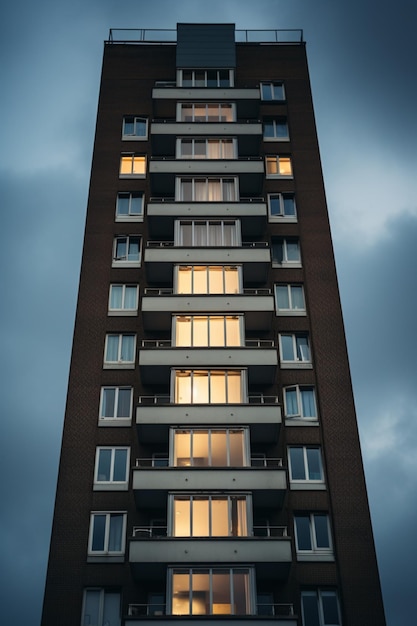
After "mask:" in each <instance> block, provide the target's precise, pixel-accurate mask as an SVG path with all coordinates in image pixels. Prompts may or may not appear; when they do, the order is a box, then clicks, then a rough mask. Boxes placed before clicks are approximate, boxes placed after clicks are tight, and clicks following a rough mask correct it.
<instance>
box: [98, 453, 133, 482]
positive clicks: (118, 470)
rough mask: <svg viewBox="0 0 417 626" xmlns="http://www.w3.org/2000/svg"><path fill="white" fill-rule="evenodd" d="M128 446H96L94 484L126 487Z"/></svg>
mask: <svg viewBox="0 0 417 626" xmlns="http://www.w3.org/2000/svg"><path fill="white" fill-rule="evenodd" d="M129 456H130V448H97V450H96V466H95V470H94V486H95V489H96V490H97V487H98V488H100V489H103V490H104V489H107V488H114V487H116V488H118V489H127V481H128V478H129V474H128V467H129Z"/></svg>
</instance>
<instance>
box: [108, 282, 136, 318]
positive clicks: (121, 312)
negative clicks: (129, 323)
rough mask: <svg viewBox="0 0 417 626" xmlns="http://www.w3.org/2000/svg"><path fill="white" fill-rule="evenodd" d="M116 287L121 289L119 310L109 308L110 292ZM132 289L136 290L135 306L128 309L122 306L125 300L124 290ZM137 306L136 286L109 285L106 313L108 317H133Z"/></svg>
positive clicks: (131, 284)
mask: <svg viewBox="0 0 417 626" xmlns="http://www.w3.org/2000/svg"><path fill="white" fill-rule="evenodd" d="M116 287H121V288H122V307H121V308H116V307H111V301H112V291H113V289H115V288H116ZM132 287H134V288H135V290H136V296H135V306H134V308H128V307H125V306H123V305H124V304H125V300H126V288H132ZM138 306H139V285H138V284H134V283H111V284H110V286H109V301H108V310H107V313H108V315H109V316H116V315H125V316H133V315H137V314H138Z"/></svg>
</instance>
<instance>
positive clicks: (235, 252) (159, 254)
mask: <svg viewBox="0 0 417 626" xmlns="http://www.w3.org/2000/svg"><path fill="white" fill-rule="evenodd" d="M181 264H182V265H242V266H243V280H244V281H245V282H246V283H264V282H266V279H267V275H268V269H269V266H270V264H271V255H270V250H269V247H268V244H267V243H266V242H264V241H260V242H245V243H243V244H242V246H236V247H233V248H229V247H221V248H212V247H210V248H209V247H202V248H197V247H193V248H185V247H182V246H178V247H176V246H174V243H173V242H171V241H149V242H148V245H147V248H146V250H145V269H146V274H147V278H148V281H149V282H156V283H158V282H163V283H168V284H169V283H172V277H173V268H174V265H181Z"/></svg>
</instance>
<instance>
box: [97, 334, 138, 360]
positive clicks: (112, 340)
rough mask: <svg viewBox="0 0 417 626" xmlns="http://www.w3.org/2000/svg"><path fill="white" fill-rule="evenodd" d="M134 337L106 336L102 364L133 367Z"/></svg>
mask: <svg viewBox="0 0 417 626" xmlns="http://www.w3.org/2000/svg"><path fill="white" fill-rule="evenodd" d="M135 348H136V335H122V334H120V335H106V347H105V351H104V363H105V364H106V363H107V364H112V365H124V364H127V365H131V364H132V365H134V363H135Z"/></svg>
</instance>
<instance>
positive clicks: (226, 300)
mask: <svg viewBox="0 0 417 626" xmlns="http://www.w3.org/2000/svg"><path fill="white" fill-rule="evenodd" d="M141 310H142V319H143V325H144V328H145V330H146V331H151V332H152V331H157V332H160V331H170V330H171V326H172V315H173V314H175V313H180V314H182V315H191V314H193V313H194V314H198V313H204V314H207V315H210V314H211V313H219V311H221V312H222V314H225V315H235V314H238V313H244V314H245V328H246V330H247V331H266V330H268V329H270V328H271V324H272V320H273V318H274V315H275V303H274V297H273V296H272V294H271V290H270V289H244V290H243V293H241V294H238V293H236V294H234V293H233V294H225V295H219V294H214V295H208V294H198V295H193V294H174V293H173V290H172V289H169V288H167V289H157V288H155V289H153V288H147V289H145V293H144V295H143V297H142V302H141Z"/></svg>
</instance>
